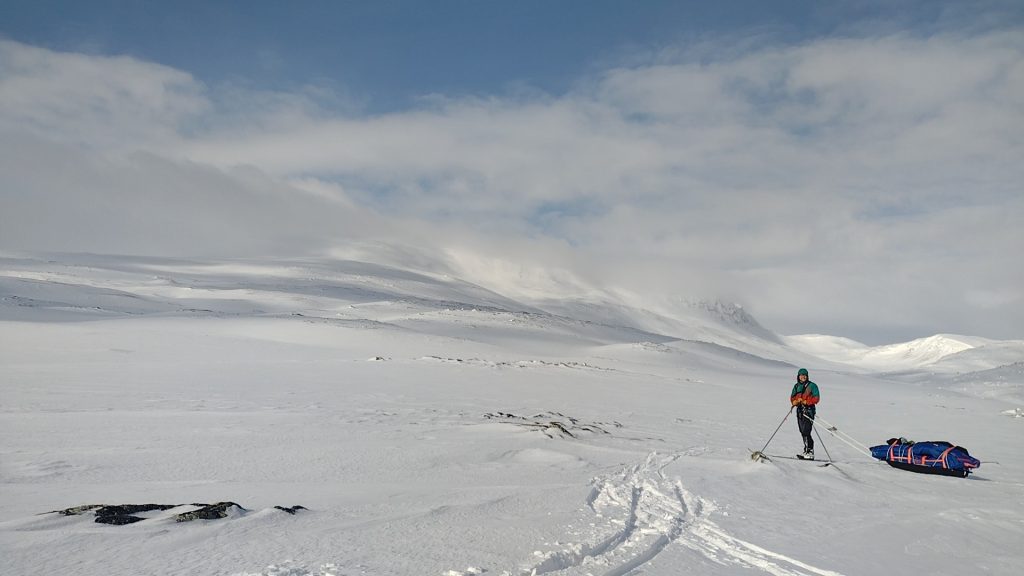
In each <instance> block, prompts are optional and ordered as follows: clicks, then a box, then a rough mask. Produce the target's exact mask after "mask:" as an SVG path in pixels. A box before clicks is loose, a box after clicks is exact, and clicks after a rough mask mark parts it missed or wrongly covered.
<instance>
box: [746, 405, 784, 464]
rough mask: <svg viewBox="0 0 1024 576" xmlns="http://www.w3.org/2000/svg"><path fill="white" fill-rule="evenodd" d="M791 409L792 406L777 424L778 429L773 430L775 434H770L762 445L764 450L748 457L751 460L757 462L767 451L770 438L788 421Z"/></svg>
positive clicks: (770, 441)
mask: <svg viewBox="0 0 1024 576" xmlns="http://www.w3.org/2000/svg"><path fill="white" fill-rule="evenodd" d="M793 408H794V407H793V406H790V407H789V412H786V416H785V417H784V418H783V419H782V422H779V426H778V428H776V429H775V432H772V435H771V437H770V438H768V441H767V442H765V443H764V448H761V449H760V450H758V451H757V452H754V453H753V454H751V455H750V459H751V460H757V459H759V458H761V457H763V456H764V451H765V450H767V449H768V445H769V444H771V443H772V438H775V435H776V434H778V433H779V430H781V429H782V425H783V424H785V423H786V420H788V419H789V415H790V414H792V413H793Z"/></svg>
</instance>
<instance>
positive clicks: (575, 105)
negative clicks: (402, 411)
mask: <svg viewBox="0 0 1024 576" xmlns="http://www.w3.org/2000/svg"><path fill="white" fill-rule="evenodd" d="M1022 103H1024V5H1022V4H1021V3H1019V2H998V1H992V2H985V1H982V2H913V1H909V2H828V3H824V2H779V3H769V2H754V1H751V2H743V1H740V2H721V3H707V2H630V3H623V2H602V1H595V2H577V1H566V2H556V3H551V2H517V3H504V2H468V1H467V2H435V3H422V2H397V1H396V2H387V1H385V2H362V3H359V2H296V3H287V4H286V3H278V2H247V3H224V2H177V3H163V2H128V1H109V2H102V1H100V2H90V3H81V2H47V1H41V2H39V1H37V2H22V1H10V0H3V1H2V2H0V173H2V174H3V175H4V177H3V179H2V181H0V250H10V251H50V252H62V251H63V252H67V251H74V252H78V251H86V252H101V253H129V254H146V255H171V256H209V257H242V256H245V257H269V256H275V257H276V256H294V255H310V254H321V255H337V256H340V255H351V254H354V253H356V252H358V251H357V250H356V247H358V246H365V245H378V246H379V245H386V246H388V247H390V250H391V254H392V256H394V254H396V253H398V254H400V255H401V256H402V257H403V258H405V259H406V260H407V261H410V262H420V263H423V262H434V263H436V262H437V261H438V260H441V261H443V262H444V264H445V266H446V267H447V269H449V270H451V271H455V272H460V273H464V274H465V275H466V276H467V277H469V278H473V279H478V280H480V281H481V282H482V283H484V284H488V285H489V286H491V287H496V288H500V287H501V286H503V285H505V286H508V285H511V284H514V283H518V284H534V285H536V287H537V289H538V291H541V292H543V291H547V292H549V293H550V292H551V291H553V290H559V291H563V292H564V293H565V295H566V296H571V297H575V296H583V295H587V294H590V295H593V294H594V293H595V292H594V290H593V288H594V287H599V288H601V289H607V290H612V289H614V290H617V291H619V293H629V294H632V295H634V296H635V300H636V301H637V302H640V303H644V302H646V303H650V304H651V305H652V307H654V303H660V305H662V306H671V303H672V301H673V299H677V298H691V297H697V298H720V299H724V300H727V301H734V302H738V303H740V304H742V305H743V306H744V307H746V308H747V309H748V310H749V311H750V312H751V313H752V314H753V315H754V316H755V317H757V318H758V319H759V320H760V321H761V323H762V324H764V325H765V326H767V327H768V328H770V329H772V330H775V331H777V332H779V333H783V334H802V333H824V334H832V335H838V336H846V337H850V338H854V339H857V340H860V341H863V342H865V343H869V344H880V343H887V342H895V341H902V340H908V339H911V338H916V337H922V336H928V335H931V334H935V333H958V334H969V335H976V336H985V337H990V338H1002V339H1008V338H1024V328H1022V327H1024V267H1022V266H1020V264H1019V263H1018V259H1019V253H1020V252H1021V251H1022V250H1024V233H1022V232H1021V229H1020V225H1019V222H1020V221H1021V219H1022V217H1024V190H1022V187H1021V184H1020V183H1021V182H1024V167H1022V166H1024V163H1022V159H1024V143H1022V136H1024V104H1022ZM373 243H377V244H373ZM499 291H500V290H499Z"/></svg>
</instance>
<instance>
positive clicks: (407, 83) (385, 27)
mask: <svg viewBox="0 0 1024 576" xmlns="http://www.w3.org/2000/svg"><path fill="white" fill-rule="evenodd" d="M979 15H980V16H979ZM1022 18H1024V4H1022V3H1020V2H1013V1H1006V2H992V1H986V0H976V1H970V2H936V1H929V0H921V1H895V2H894V1H882V0H860V1H855V2H848V1H842V2H820V1H813V0H786V1H780V2H765V1H763V0H735V1H727V2H706V1H662V0H657V1H655V0H651V1H640V2H624V1H609V0H561V1H556V2H548V1H536V0H527V1H522V2H496V1H474V0H460V1H440V2H415V1H413V2H410V1H395V0H379V1H366V2H353V1H330V0H317V1H299V2H277V1H251V2H209V1H199V2H194V1H181V2H164V1H159V0H155V1H150V0H136V1H126V0H113V1H112V0H99V1H90V2H75V1H70V2H69V1H53V0H31V1H21V0H5V1H4V2H3V3H2V6H0V34H3V35H4V36H6V37H8V38H10V39H13V40H17V41H21V42H25V43H29V44H33V45H37V46H45V47H48V48H52V49H56V50H69V51H81V52H86V53H96V54H120V55H129V56H134V57H137V58H140V59H143V60H148V61H153V62H159V63H161V64H165V65H168V66H171V67H174V68H179V69H182V70H187V71H189V72H190V73H191V74H193V75H194V76H195V77H196V78H197V79H199V80H201V81H203V82H206V83H208V84H219V83H223V82H227V81H231V82H237V83H240V84H244V85H247V86H251V87H255V88H260V89H268V90H287V89H293V88H295V87H298V86H303V85H316V86H322V87H325V88H328V89H330V90H332V91H337V92H341V93H344V94H348V95H350V97H351V98H352V99H353V100H354V101H355V102H356V103H357V104H358V105H359V106H360V107H361V110H363V111H365V112H368V113H378V112H386V111H393V110H395V109H401V108H404V107H408V106H412V105H415V103H416V100H417V99H418V98H419V97H421V96H423V95H427V94H435V93H438V94H444V95H446V96H463V95H489V94H494V93H507V92H509V91H513V92H514V91H516V90H522V89H524V88H532V89H537V90H542V91H544V92H547V93H551V94H561V93H564V92H565V91H566V90H568V89H570V88H571V86H572V85H573V83H575V82H578V81H579V80H580V78H581V77H585V76H586V75H587V74H590V73H594V72H595V71H599V70H600V69H602V68H603V67H608V66H612V65H619V64H628V63H630V62H631V61H649V60H651V59H654V58H657V55H658V53H659V52H661V51H663V50H666V49H678V48H679V47H680V46H686V45H688V44H692V43H696V42H700V41H705V40H707V39H708V38H724V39H725V40H730V39H734V40H736V41H737V42H743V41H748V40H749V39H750V38H754V37H756V38H760V41H761V42H769V41H784V42H787V43H798V42H803V41H806V40H808V39H811V38H815V37H827V36H831V35H836V34H856V33H858V32H860V31H863V29H865V28H870V29H871V30H872V32H873V33H879V32H883V33H884V32H885V31H887V30H888V31H905V32H907V31H909V32H910V33H914V34H921V35H928V34H931V33H933V32H935V31H936V30H940V29H946V28H950V27H958V26H963V25H986V23H987V22H988V23H995V22H1002V23H1003V24H1006V23H1008V22H1014V21H1016V22H1017V23H1019V22H1020V21H1021V19H1022Z"/></svg>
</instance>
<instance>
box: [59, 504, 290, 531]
mask: <svg viewBox="0 0 1024 576" xmlns="http://www.w3.org/2000/svg"><path fill="white" fill-rule="evenodd" d="M179 506H185V505H184V504H115V505H109V504H86V505H83V506H74V507H72V508H65V509H64V510H53V511H51V512H46V514H61V515H63V516H82V515H84V514H87V513H89V512H93V513H94V514H95V516H96V522H98V523H100V524H112V525H114V526H123V525H125V524H134V523H135V522H139V521H142V520H145V519H146V518H144V517H141V516H138V514H142V513H145V512H152V511H154V510H157V511H164V510H170V509H172V508H177V507H179ZM192 506H195V507H196V509H195V510H191V511H189V512H182V513H180V514H175V515H174V516H172V518H173V519H174V521H175V522H189V521H191V520H217V519H219V518H227V517H228V516H229V515H230V514H231V510H232V509H235V510H237V512H238V513H239V514H244V513H246V512H248V510H246V509H245V508H243V507H242V506H240V505H239V504H236V503H235V502H217V503H214V504H195V503H193V504H192ZM274 508H276V509H277V510H281V511H283V512H287V513H288V514H295V513H296V512H298V511H299V510H308V509H307V508H306V507H304V506H289V507H285V506H274Z"/></svg>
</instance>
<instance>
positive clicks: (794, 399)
mask: <svg viewBox="0 0 1024 576" xmlns="http://www.w3.org/2000/svg"><path fill="white" fill-rule="evenodd" d="M799 400H802V402H799ZM819 400H821V394H819V393H818V385H817V384H815V383H814V382H811V381H810V380H808V381H807V382H804V383H802V384H801V383H800V382H797V383H796V384H794V385H793V392H792V393H790V395H789V402H790V403H791V404H792V405H794V406H796V405H798V404H803V405H804V406H814V405H815V404H817V403H818V401H819Z"/></svg>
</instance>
